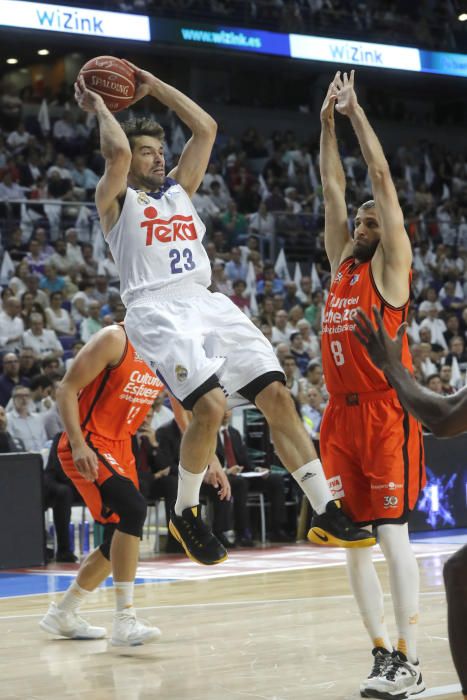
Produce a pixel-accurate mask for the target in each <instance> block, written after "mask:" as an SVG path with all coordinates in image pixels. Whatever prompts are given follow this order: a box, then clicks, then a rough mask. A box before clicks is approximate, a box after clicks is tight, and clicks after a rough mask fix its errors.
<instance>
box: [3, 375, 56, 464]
mask: <svg viewBox="0 0 467 700" xmlns="http://www.w3.org/2000/svg"><path fill="white" fill-rule="evenodd" d="M12 398H13V410H12V411H10V412H9V414H8V426H9V431H10V433H11V435H12V436H13V437H16V438H19V439H20V440H22V441H23V443H24V446H25V448H26V451H27V452H40V451H41V450H42V449H43V448H44V447H45V443H46V442H47V435H46V432H45V429H44V421H43V418H42V417H41V415H40V414H39V413H34V412H33V407H32V401H31V391H30V389H29V387H26V386H22V385H19V384H18V385H17V386H15V388H14V389H13V392H12Z"/></svg>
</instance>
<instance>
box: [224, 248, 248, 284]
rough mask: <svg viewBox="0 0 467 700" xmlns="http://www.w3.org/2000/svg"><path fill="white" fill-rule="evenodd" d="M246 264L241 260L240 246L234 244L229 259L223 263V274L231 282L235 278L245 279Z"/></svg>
mask: <svg viewBox="0 0 467 700" xmlns="http://www.w3.org/2000/svg"><path fill="white" fill-rule="evenodd" d="M247 274H248V265H247V264H246V263H243V262H242V253H241V251H240V248H238V247H237V246H235V247H234V248H232V250H231V251H230V260H229V261H228V262H227V263H226V265H225V275H226V277H227V279H229V280H230V281H231V282H234V281H235V280H246V276H247Z"/></svg>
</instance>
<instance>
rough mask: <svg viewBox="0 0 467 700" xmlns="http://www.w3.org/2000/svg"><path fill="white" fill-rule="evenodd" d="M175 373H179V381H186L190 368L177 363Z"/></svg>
mask: <svg viewBox="0 0 467 700" xmlns="http://www.w3.org/2000/svg"><path fill="white" fill-rule="evenodd" d="M175 374H176V375H177V379H178V381H179V382H184V381H185V379H186V378H187V377H188V370H187V368H186V367H184V366H183V365H176V367H175Z"/></svg>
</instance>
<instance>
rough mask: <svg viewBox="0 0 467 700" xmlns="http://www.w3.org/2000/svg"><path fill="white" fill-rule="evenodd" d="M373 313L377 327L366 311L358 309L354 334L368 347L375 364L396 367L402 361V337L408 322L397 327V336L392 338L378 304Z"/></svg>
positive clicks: (385, 367)
mask: <svg viewBox="0 0 467 700" xmlns="http://www.w3.org/2000/svg"><path fill="white" fill-rule="evenodd" d="M373 313H374V315H375V318H376V325H377V328H375V327H374V326H373V325H372V324H371V321H370V319H369V318H368V316H367V315H366V314H365V313H364V311H362V310H361V309H357V316H356V317H354V321H355V324H356V328H355V329H354V330H353V334H354V335H355V337H356V338H357V339H358V340H359V341H360V342H361V343H362V345H364V346H365V347H366V349H367V350H368V354H369V356H370V357H371V359H372V361H373V362H374V363H375V365H376V366H377V367H379V368H380V369H382V370H383V371H386V370H388V369H391V368H394V367H395V366H397V365H398V364H399V363H400V361H401V355H402V339H403V337H404V334H405V332H406V329H407V324H406V323H402V324H401V325H400V326H399V328H398V329H397V334H396V336H395V338H394V339H391V338H390V337H389V335H388V334H387V332H386V329H385V328H384V324H383V319H382V318H381V314H380V313H379V311H378V309H377V308H376V306H373Z"/></svg>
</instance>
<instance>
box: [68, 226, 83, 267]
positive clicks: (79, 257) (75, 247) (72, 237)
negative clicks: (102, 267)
mask: <svg viewBox="0 0 467 700" xmlns="http://www.w3.org/2000/svg"><path fill="white" fill-rule="evenodd" d="M65 240H66V256H67V258H68V260H69V261H70V262H71V264H72V265H74V266H75V267H78V268H83V267H84V259H83V253H82V250H81V245H80V243H79V241H78V231H77V229H75V228H68V229H67V230H66V231H65Z"/></svg>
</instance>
